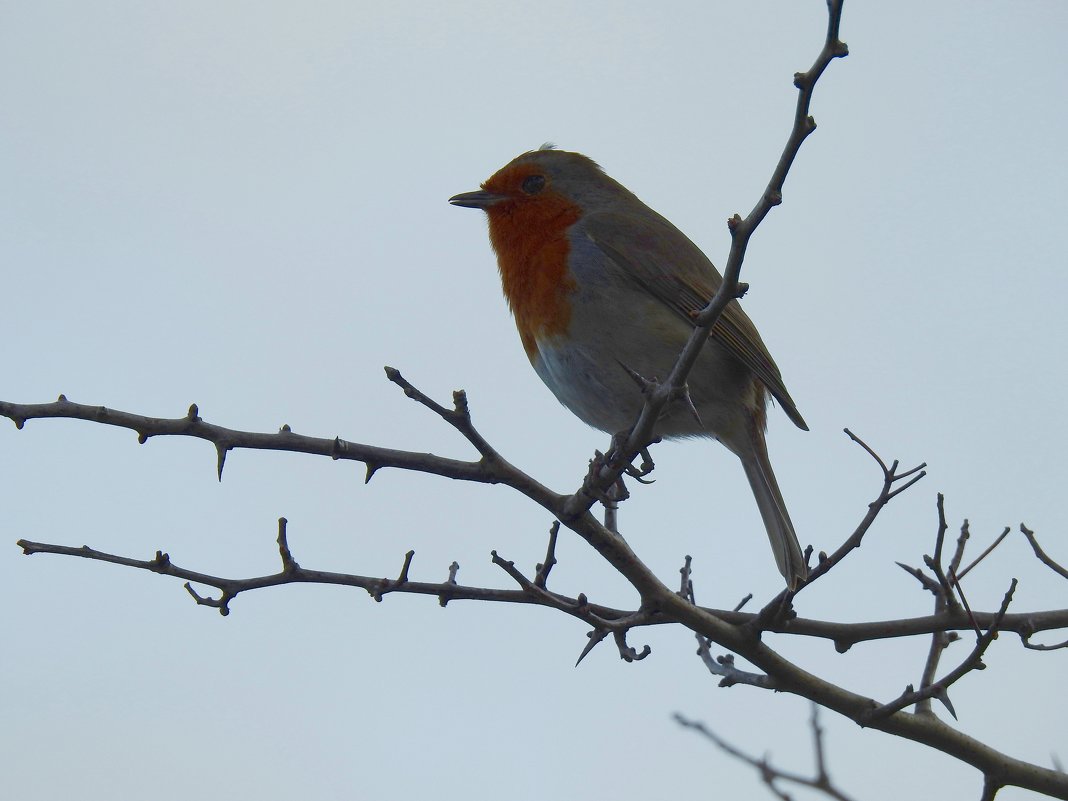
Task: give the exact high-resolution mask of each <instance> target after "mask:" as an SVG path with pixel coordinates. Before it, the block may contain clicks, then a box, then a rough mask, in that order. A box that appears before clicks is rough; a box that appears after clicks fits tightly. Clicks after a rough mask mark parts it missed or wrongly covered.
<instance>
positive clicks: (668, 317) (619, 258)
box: [449, 145, 808, 590]
mask: <svg viewBox="0 0 1068 801" xmlns="http://www.w3.org/2000/svg"><path fill="white" fill-rule="evenodd" d="M449 202H450V203H451V204H452V205H454V206H460V207H465V208H474V209H482V210H483V211H485V213H486V216H487V218H488V221H489V239H490V244H491V246H492V248H493V250H494V252H495V253H496V256H497V267H498V271H499V273H500V278H501V285H502V288H503V290H504V295H505V298H506V300H507V302H508V306H509V307H510V309H511V313H512V316H513V318H514V320H515V325H516V328H517V329H518V330H519V338H520V341H521V342H522V346H523V350H524V351H525V352H526V356H527V358H528V359H529V361H530V363H531V365H532V366H533V368H534V370H535V372H536V373H537V374H538V376H539V377H540V378H541V380H542V381H543V382H544V383H545V385H546V386H547V387H548V388H549V389H550V390H551V391H552V393H553V394H554V395H555V396H556V398H557V399H558V400H559V401H560V403H562V404H563V405H564V406H565V407H566V408H567V409H569V410H570V411H571V412H572V413H573V414H574V415H575V416H577V417H578V418H579V419H580V420H582V421H583V422H585V423H587V424H589V425H590V426H592V427H594V428H596V429H599V430H601V431H606V432H608V433H611V434H615V433H617V432H623V431H628V430H629V429H630V427H631V426H632V425H633V424H634V422H635V421H636V419H637V417H638V413H639V412H640V411H641V408H642V406H643V404H644V400H645V398H644V395H643V392H642V388H641V387H640V386H639V385H638V383H636V382H635V380H634V377H633V374H638V375H640V376H643V377H645V378H646V379H651V378H656V377H658V376H666V375H667V373H668V372H669V371H670V369H671V367H672V366H673V365H674V363H675V360H676V359H677V358H678V355H679V353H680V352H681V350H682V348H683V345H684V344H685V343H686V340H687V339H688V338H689V336H690V335H691V333H692V331H693V329H694V327H695V323H694V318H695V316H696V314H697V313H698V312H699V311H700V310H701V309H702V308H704V307H705V306H706V305H707V303H708V302H709V300H710V299H711V298H712V296H713V295H714V294H715V292H716V290H717V289H718V288H719V286H720V285H721V283H722V280H723V279H722V277H721V276H720V274H719V272H718V271H717V270H716V268H715V267H714V266H713V265H712V262H711V261H709V259H708V258H707V257H706V256H705V254H704V253H703V252H701V250H700V248H698V247H697V245H695V244H694V243H693V242H691V241H690V240H689V239H688V238H687V237H686V235H685V234H683V233H682V232H681V231H680V230H679V229H678V228H676V227H675V226H674V225H672V224H671V223H670V222H669V221H668V220H667V219H665V218H664V217H662V216H661V215H659V214H658V213H656V212H655V211H653V210H652V209H651V208H649V206H647V205H645V203H643V202H642V201H641V200H639V199H638V198H637V197H636V196H635V195H634V194H633V193H631V192H630V191H629V190H628V189H626V188H625V187H624V186H623V185H622V184H620V183H618V182H617V181H615V180H613V179H612V178H610V177H609V176H608V174H607V173H606V172H605V171H604V170H603V169H602V168H601V167H600V165H598V164H597V163H596V162H595V161H593V160H592V159H591V158H589V157H587V156H584V155H582V154H580V153H575V152H570V151H566V150H558V149H556V148H555V147H554V146H552V145H543V146H542V147H541V148H539V149H537V150H532V151H529V152H526V153H523V154H521V155H519V156H517V157H516V158H515V159H513V160H512V161H511V162H509V163H508V164H506V165H505V166H504V167H502V168H500V169H499V170H498V171H497V172H495V173H494V174H493V175H492V176H491V177H490V178H488V179H487V180H486V181H485V182H484V183H482V184H481V189H479V190H477V191H474V192H465V193H462V194H459V195H455V196H453V197H451V198H450V199H449ZM688 386H689V395H690V399H691V401H692V405H693V409H694V410H696V415H695V414H693V411H692V410H691V409H689V408H684V407H686V406H687V405H686V404H683V403H675V404H673V405H669V406H668V407H667V408H666V409H665V411H664V412H663V413H662V415H661V416H660V417H659V418H658V420H657V421H656V424H655V428H654V433H655V434H656V435H657V436H660V437H663V438H666V439H681V438H689V437H710V438H714V439H717V440H719V442H721V443H722V444H723V445H724V446H726V448H727V449H728V450H730V451H731V452H732V453H734V454H735V456H737V457H738V459H739V460H740V461H741V463H742V468H743V469H744V471H745V475H746V478H747V479H748V480H749V485H750V487H751V488H752V491H753V496H754V497H755V498H756V504H757V508H758V509H759V511H760V515H761V518H762V519H763V522H764V526H765V528H766V529H767V534H768V538H769V540H770V541H771V548H772V552H773V553H774V555H775V563H776V565H777V566H778V569H779V572H780V573H782V575H783V577H784V578H785V579H786V583H787V586H788V587H789V588H790V589H791V590H796V589H797V588H798V587H799V586H800V585H801V584H802V583H803V582H804V581H805V580H806V578H807V576H808V568H807V564H806V560H805V557H804V555H803V553H802V551H801V546H800V544H799V543H798V540H797V535H796V533H795V531H794V526H793V523H792V522H791V521H790V515H789V513H788V512H787V510H786V504H785V503H784V501H783V498H782V493H781V492H780V490H779V485H778V483H777V482H776V480H775V474H774V472H773V471H772V468H771V462H770V460H769V458H768V451H767V446H766V444H765V440H764V431H765V428H766V423H767V412H766V410H767V404H768V399H769V397H773V398H774V399H775V400H776V401H778V403H779V405H780V406H781V407H782V409H783V411H784V412H785V413H786V415H787V416H788V417H789V418H790V420H792V421H793V423H794V424H795V425H797V426H798V427H799V428H801V429H803V430H805V431H807V430H808V426H807V425H806V423H805V421H804V419H803V418H802V417H801V414H800V413H799V412H798V411H797V406H796V405H795V404H794V401H793V399H792V398H791V397H790V394H789V392H787V390H786V386H785V384H784V383H783V380H782V376H781V375H780V373H779V368H778V367H777V366H776V365H775V362H774V361H773V360H772V358H771V354H769V353H768V349H767V347H765V345H764V343H763V341H762V340H761V338H760V334H759V333H758V332H757V329H756V326H755V325H753V323H752V321H751V320H750V319H749V317H748V316H747V315H746V314H745V312H744V311H742V307H741V305H740V304H739V303H738V301H737V300H732V301H731V302H730V304H729V305H728V306H727V307H726V309H725V310H724V311H723V313H722V314H721V315H720V317H719V319H718V320H717V322H716V324H715V326H714V327H713V329H712V332H711V334H710V336H709V341H707V342H706V343H705V344H704V347H703V348H702V350H701V353H700V356H699V358H698V360H697V363H696V364H695V365H694V367H693V370H692V371H691V373H690V375H689V378H688Z"/></svg>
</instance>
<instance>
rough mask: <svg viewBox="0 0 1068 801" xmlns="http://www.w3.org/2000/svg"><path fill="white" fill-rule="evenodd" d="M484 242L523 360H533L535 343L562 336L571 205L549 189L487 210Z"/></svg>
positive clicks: (573, 217)
mask: <svg viewBox="0 0 1068 801" xmlns="http://www.w3.org/2000/svg"><path fill="white" fill-rule="evenodd" d="M487 212H488V214H489V233H490V242H491V243H492V245H493V249H494V251H496V253H497V266H498V268H499V269H500V272H501V284H502V286H503V288H504V295H505V297H506V298H507V299H508V305H509V307H510V308H511V310H512V314H513V316H514V317H515V324H516V327H517V328H518V329H519V336H520V338H521V339H522V340H523V349H524V350H525V351H526V353H527V358H529V359H530V360H531V362H533V361H534V357H535V355H536V354H537V344H536V340H537V339H539V338H541V337H545V336H552V335H557V334H563V333H566V332H567V328H568V324H569V322H570V321H571V304H570V302H569V300H568V296H569V295H570V294H571V293H572V292H573V291H574V289H575V279H574V277H573V276H572V274H571V270H570V269H568V266H567V259H568V254H569V251H570V245H569V243H568V241H567V229H568V228H570V227H571V226H572V225H574V224H575V223H576V222H577V221H578V219H579V217H580V216H581V210H580V209H579V207H578V206H576V205H575V204H574V203H572V202H571V201H569V200H567V199H566V198H564V197H562V196H560V195H557V194H555V193H553V192H551V191H546V192H545V193H543V194H541V195H538V196H536V197H531V198H519V199H517V200H514V201H509V202H504V203H500V204H498V205H496V206H491V207H490V208H489V209H487Z"/></svg>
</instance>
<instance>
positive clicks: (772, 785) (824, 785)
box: [674, 704, 850, 801]
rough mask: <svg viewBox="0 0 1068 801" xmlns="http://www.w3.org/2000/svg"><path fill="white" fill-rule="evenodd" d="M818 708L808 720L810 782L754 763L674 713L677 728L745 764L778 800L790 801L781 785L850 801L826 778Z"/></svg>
mask: <svg viewBox="0 0 1068 801" xmlns="http://www.w3.org/2000/svg"><path fill="white" fill-rule="evenodd" d="M818 710H819V707H817V706H816V705H815V704H813V705H812V718H811V719H810V725H811V727H812V740H813V751H814V755H815V758H816V775H815V777H813V778H809V777H807V776H802V775H800V774H798V773H792V772H790V771H785V770H782V769H780V768H776V767H774V766H773V765H772V764H771V763H770V762H769V761H768V759H767V757H762V758H760V759H757V758H756V757H754V756H750V755H749V754H746V753H745V752H744V751H742V750H741V749H739V748H737V747H735V746H733V745H731V744H730V743H729V742H727V741H726V740H724V739H723V738H722V737H720V736H719V735H717V734H715V733H714V732H713V731H712V730H711V729H709V728H707V727H706V726H705V725H704V724H703V723H700V722H698V721H693V720H689V719H687V718H685V717H683V716H682V715H680V714H679V713H677V712H676V713H675V715H674V719H675V722H676V723H678V724H679V725H680V726H684V727H685V728H687V729H692V730H693V731H696V732H697V733H698V734H700V735H701V736H703V737H704V738H705V739H707V740H709V741H710V742H712V743H714V744H715V746H716V747H717V748H719V749H720V750H721V751H723V752H724V753H726V754H728V755H730V756H732V757H734V758H735V759H737V760H739V761H741V762H744V763H745V764H747V765H749V766H751V767H753V768H755V769H756V770H757V771H758V772H759V773H760V778H761V779H762V780H763V782H764V784H765V785H767V787H768V789H769V790H770V791H771V792H773V793H775V795H777V796H778V797H779V798H781V799H785V800H786V801H789V800H790V798H791V797H790V795H788V794H787V793H786V792H785V791H784V790H783V789H781V788H780V787H779V786H778V782H783V783H785V784H794V785H797V786H799V787H807V788H809V789H811V790H816V791H818V792H820V793H823V794H824V795H826V796H827V797H828V798H834V799H837V801H850V796H848V795H846V794H845V793H844V792H842V791H841V790H839V789H838V788H837V787H835V786H834V784H833V783H832V782H831V779H830V776H829V775H828V773H827V765H826V762H825V760H824V753H823V729H822V728H820V724H819V712H818Z"/></svg>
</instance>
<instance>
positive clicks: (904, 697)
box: [865, 579, 1016, 722]
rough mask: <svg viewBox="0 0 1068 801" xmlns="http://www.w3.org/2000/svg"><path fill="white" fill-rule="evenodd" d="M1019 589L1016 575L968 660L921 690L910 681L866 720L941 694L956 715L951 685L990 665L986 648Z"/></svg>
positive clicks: (938, 696) (947, 706)
mask: <svg viewBox="0 0 1068 801" xmlns="http://www.w3.org/2000/svg"><path fill="white" fill-rule="evenodd" d="M1015 592H1016V579H1013V580H1012V583H1011V584H1010V585H1009V589H1008V591H1007V592H1006V593H1005V597H1004V598H1003V599H1002V601H1001V608H1000V609H999V610H998V614H997V615H996V616H995V618H994V621H993V622H992V624H991V626H990V628H989V629H987V631H986V632H985V633H984V634H982V635H981V636H980V637H978V638H977V639H976V642H975V647H974V648H973V649H972V652H971V653H970V654H968V656H967V657H965V659H964V661H962V662H961V663H960V664H959V665H958V666H957V667H956V668H954V669H953V670H952V671H950V672H949V673H948V674H946V675H945V676H943V677H942V678H941V679H939V680H938V681H935V682H931V683H930V684H928V685H927V686H926V687H921V688H920V689H919V690H914V689H912V686H911V685H910V686H909V687H908V688H906V690H905V692H903V693H902V694H901V695H900V696H899V697H898V698H896V699H895V700H893V701H891V702H890V703H887V704H883V705H882V706H879V707H876V708H875V709H873V710H872V711H871V712H870V714H869V716H868V720H867V721H865V722H871V721H876V720H878V719H880V718H885V717H889V716H890V715H893V714H894V713H895V712H898V711H899V710H902V709H904V708H905V707H907V706H912V705H913V704H918V703H919V702H920V701H922V700H924V699H928V698H937V699H938V700H939V701H941V702H942V703H943V704H945V706H946V708H947V709H948V710H949V711H950V714H952V715H953V717H954V718H956V717H957V714H956V712H955V711H954V710H953V705H952V704H951V703H950V701H949V694H948V692H949V688H950V687H951V686H952V685H953V684H954V683H955V682H956V681H958V680H959V679H960V678H962V677H963V676H964V675H965V674H967V673H970V672H971V671H973V670H983V669H984V668H985V667H986V665H985V664H983V654H984V653H986V649H987V648H989V647H990V644H991V643H992V642H993V641H994V640H996V639H997V636H998V625H999V624H1000V622H1001V618H1003V617H1004V616H1005V613H1006V612H1007V611H1008V609H1009V604H1010V603H1012V596H1013V594H1014V593H1015Z"/></svg>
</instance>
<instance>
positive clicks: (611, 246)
mask: <svg viewBox="0 0 1068 801" xmlns="http://www.w3.org/2000/svg"><path fill="white" fill-rule="evenodd" d="M642 217H645V215H642V216H641V217H638V216H636V215H623V214H608V213H602V214H594V215H590V216H589V217H586V218H584V220H583V223H584V228H585V230H586V235H587V236H588V237H589V238H590V240H591V241H592V242H593V243H594V244H595V245H597V247H598V248H600V249H601V251H602V252H603V253H604V254H605V255H606V256H608V257H609V258H610V259H612V260H613V261H615V262H616V263H617V264H618V265H619V266H620V267H622V268H623V269H624V271H625V272H626V274H627V275H629V276H630V277H631V278H632V279H633V280H634V281H635V282H636V283H637V284H638V285H640V286H641V287H642V288H643V289H645V290H646V291H647V292H649V294H651V295H652V296H653V297H655V298H657V299H658V300H660V301H661V302H663V303H664V304H665V305H666V306H667V307H668V308H669V309H671V310H672V311H673V312H675V313H676V314H677V315H678V316H679V317H681V318H682V319H684V320H686V321H687V322H688V323H690V324H691V325H693V318H694V316H695V315H696V314H697V312H699V311H701V309H703V308H704V307H705V306H707V305H708V302H709V300H711V299H712V296H713V295H714V294H715V293H716V290H717V289H718V288H719V285H720V283H721V281H722V278H721V277H720V275H719V273H718V272H717V271H716V268H715V267H714V266H713V264H712V262H710V261H709V260H708V258H707V257H706V256H705V254H704V253H702V252H701V250H700V248H698V247H697V245H695V244H693V242H691V241H690V240H689V239H687V238H686V236H685V235H684V234H682V232H680V231H679V230H678V229H677V228H675V227H674V226H673V225H671V223H670V222H668V221H667V220H665V219H664V218H663V217H660V216H659V215H656V216H654V217H652V218H651V219H648V218H646V219H642ZM657 254H670V255H669V256H668V258H670V263H665V256H663V255H657ZM711 336H712V337H713V339H715V340H716V341H717V342H719V343H720V344H722V345H723V346H724V347H725V348H726V349H727V350H728V351H729V352H730V353H731V354H733V355H734V356H735V357H736V358H737V359H738V360H739V361H740V362H742V364H744V365H745V366H746V367H748V368H749V369H750V370H752V371H753V374H754V375H755V376H756V377H757V378H758V379H760V382H761V383H762V384H764V386H766V387H767V388H768V390H769V391H770V392H771V394H772V395H773V396H774V397H775V399H776V400H777V401H778V402H779V403H780V404H781V405H782V408H783V411H785V412H786V414H787V416H788V417H789V418H790V419H791V420H792V421H793V422H794V424H795V425H796V426H797V427H798V428H801V429H803V430H805V431H807V430H808V425H806V423H805V420H804V418H802V417H801V414H800V412H798V411H797V406H796V405H795V404H794V401H793V398H791V397H790V393H789V392H787V391H786V386H785V384H783V381H782V376H781V375H780V373H779V368H778V367H777V366H776V365H775V362H774V361H773V360H772V358H771V354H769V353H768V350H767V348H766V347H765V346H764V343H763V341H761V339H760V334H759V333H757V330H756V326H755V325H753V322H752V320H750V319H749V317H748V316H746V314H745V312H744V311H742V307H741V306H740V305H739V304H738V302H737V301H731V303H730V305H728V306H727V308H726V309H725V310H724V311H723V314H721V315H720V317H719V319H718V320H717V321H716V324H715V325H714V326H713V327H712V334H711Z"/></svg>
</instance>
